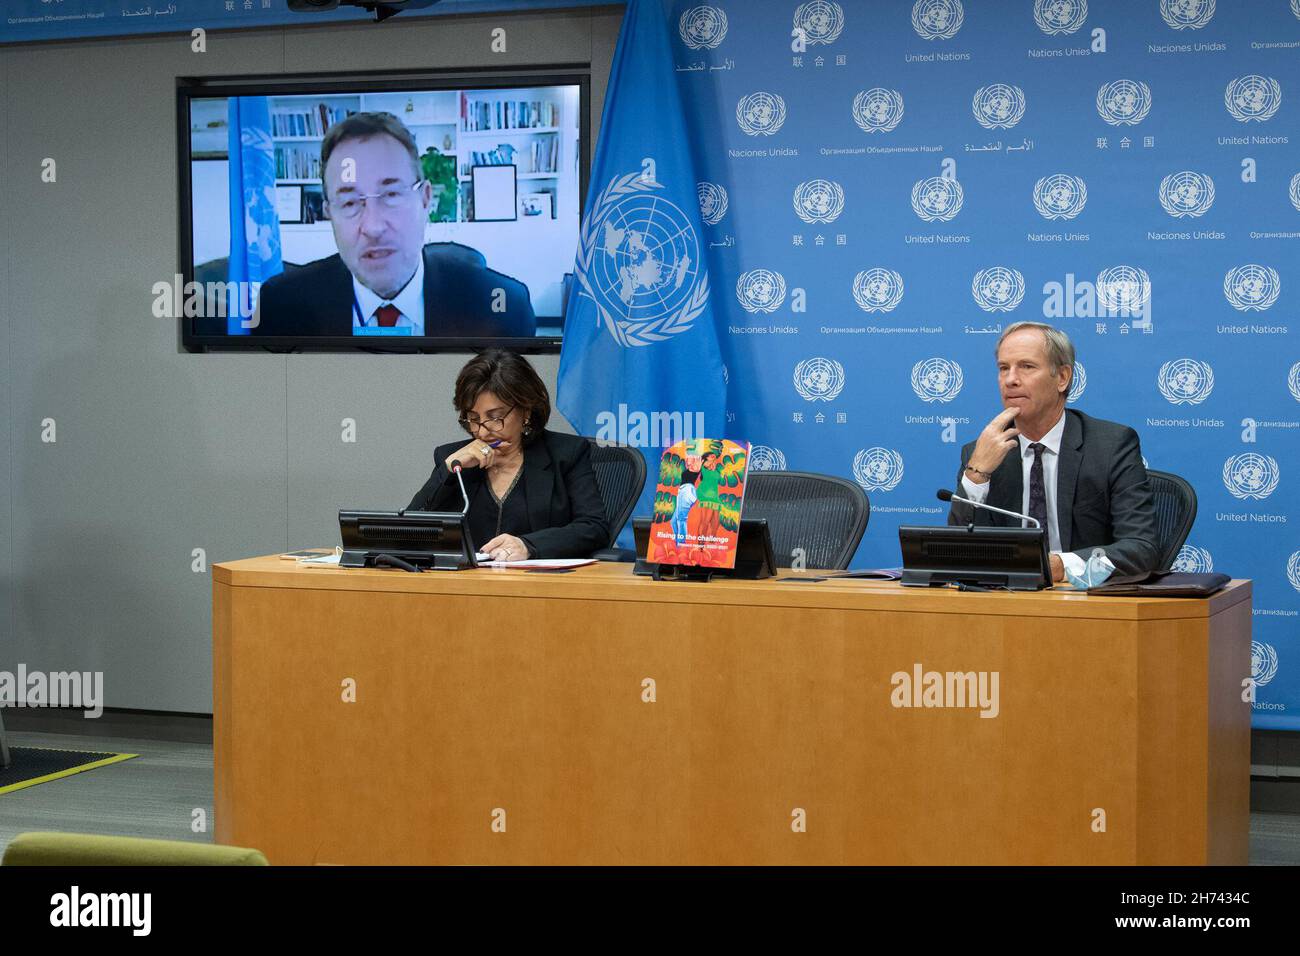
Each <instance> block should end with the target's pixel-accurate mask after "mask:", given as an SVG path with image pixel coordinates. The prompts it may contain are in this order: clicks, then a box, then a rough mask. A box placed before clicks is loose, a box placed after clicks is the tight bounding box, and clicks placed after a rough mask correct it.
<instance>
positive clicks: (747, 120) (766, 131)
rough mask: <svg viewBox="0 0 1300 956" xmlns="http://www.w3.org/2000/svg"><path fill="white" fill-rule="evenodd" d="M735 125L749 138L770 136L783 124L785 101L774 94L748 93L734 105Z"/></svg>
mask: <svg viewBox="0 0 1300 956" xmlns="http://www.w3.org/2000/svg"><path fill="white" fill-rule="evenodd" d="M736 123H737V124H739V126H740V130H741V132H743V133H746V134H747V135H749V136H771V135H772V134H773V133H775V132H776V131H777V130H779V129H780V128H781V126H782V125H783V124H784V123H785V100H784V99H782V98H781V97H780V96H779V95H777V94H776V93H764V92H762V91H759V92H758V93H750V94H749V95H748V96H742V97H741V98H740V102H738V103H737V104H736Z"/></svg>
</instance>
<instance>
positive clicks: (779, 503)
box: [742, 471, 871, 570]
mask: <svg viewBox="0 0 1300 956" xmlns="http://www.w3.org/2000/svg"><path fill="white" fill-rule="evenodd" d="M742 514H743V515H744V517H746V518H766V519H767V526H768V529H769V530H770V532H771V535H772V551H773V552H774V553H775V555H776V563H777V566H778V567H782V568H788V567H791V566H792V565H793V563H794V559H795V556H796V549H801V550H802V553H803V562H802V566H803V567H806V568H810V569H825V570H843V569H845V568H847V567H848V566H849V561H851V560H852V559H853V552H855V551H857V550H858V543H859V542H860V541H861V540H862V535H863V534H864V533H865V532H866V530H867V520H868V519H869V518H870V517H871V504H870V502H868V501H867V495H866V492H864V491H863V490H862V489H861V488H860V487H859V486H858V485H856V484H854V483H853V482H851V481H847V480H845V479H843V478H836V477H834V476H833V475H814V474H810V473H809V472H804V471H751V472H750V473H749V485H748V487H746V488H745V505H744V510H743V512H742Z"/></svg>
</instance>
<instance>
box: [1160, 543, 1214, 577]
mask: <svg viewBox="0 0 1300 956" xmlns="http://www.w3.org/2000/svg"><path fill="white" fill-rule="evenodd" d="M1169 570H1170V571H1177V572H1179V573H1180V574H1209V573H1210V572H1211V571H1213V570H1214V558H1213V557H1212V556H1211V554H1210V552H1209V551H1207V550H1206V549H1205V548H1198V547H1196V545H1194V544H1185V545H1183V546H1182V547H1181V548H1179V549H1178V557H1176V558H1174V566H1173V567H1172V568H1170V569H1169Z"/></svg>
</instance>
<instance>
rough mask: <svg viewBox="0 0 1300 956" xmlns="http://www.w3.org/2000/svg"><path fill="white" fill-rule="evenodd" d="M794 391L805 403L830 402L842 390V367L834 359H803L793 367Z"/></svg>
mask: <svg viewBox="0 0 1300 956" xmlns="http://www.w3.org/2000/svg"><path fill="white" fill-rule="evenodd" d="M794 390H795V391H796V392H798V393H799V397H800V398H802V399H803V400H804V401H806V402H832V401H834V400H835V399H836V398H837V397H838V396H839V394H840V392H842V391H843V390H844V366H843V365H841V364H840V363H839V362H837V361H835V360H834V359H828V358H821V357H820V356H819V357H817V358H810V359H804V360H803V361H802V362H800V363H799V364H798V365H796V366H795V367H794Z"/></svg>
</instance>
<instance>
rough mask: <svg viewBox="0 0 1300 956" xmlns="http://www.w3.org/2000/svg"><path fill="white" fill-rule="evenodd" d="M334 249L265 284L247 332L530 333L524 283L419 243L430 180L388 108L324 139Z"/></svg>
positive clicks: (466, 253)
mask: <svg viewBox="0 0 1300 956" xmlns="http://www.w3.org/2000/svg"><path fill="white" fill-rule="evenodd" d="M321 169H322V177H323V183H322V185H323V189H324V193H325V197H324V198H325V210H326V212H327V214H328V215H329V219H330V225H331V226H332V227H333V230H334V241H335V243H336V244H337V245H338V249H339V251H338V254H336V255H332V256H329V257H328V258H325V259H321V260H318V261H316V262H311V263H308V264H307V265H305V266H301V267H286V269H285V271H284V272H282V273H280V274H279V275H276V276H273V277H271V278H270V279H268V280H267V281H266V283H265V284H264V285H263V286H262V289H261V294H260V297H259V300H258V306H257V315H256V316H255V319H254V323H255V324H254V325H253V326H252V329H251V331H252V334H254V335H277V336H304V337H308V336H350V335H380V336H388V335H394V336H433V337H437V338H476V337H498V336H501V337H531V336H533V335H535V334H536V331H537V320H536V317H535V316H534V314H533V307H532V303H531V301H530V299H529V295H528V287H527V286H525V285H524V284H523V283H522V282H519V281H518V280H517V279H512V278H510V277H509V276H507V275H502V274H501V273H500V272H496V271H494V270H492V269H489V268H487V265H486V262H485V260H484V258H483V256H482V255H481V254H480V253H479V252H477V251H476V250H474V249H471V248H470V247H469V246H464V245H461V244H459V243H454V242H442V243H429V244H428V245H425V244H424V229H425V224H426V223H427V222H428V221H429V209H430V206H431V204H432V201H433V187H432V186H431V185H430V184H429V183H428V182H427V181H426V180H425V179H424V175H423V172H422V170H421V168H420V158H419V153H418V149H417V147H416V144H415V139H414V137H413V136H412V135H411V133H410V131H409V130H408V129H407V128H406V127H405V126H404V125H402V123H401V121H399V120H398V119H397V117H395V116H393V115H392V114H391V113H356V114H354V115H352V116H349V117H348V118H347V119H345V120H342V121H341V122H339V123H336V124H335V125H333V126H331V127H330V128H329V131H328V132H327V133H326V135H325V139H324V141H323V142H322V143H321Z"/></svg>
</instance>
